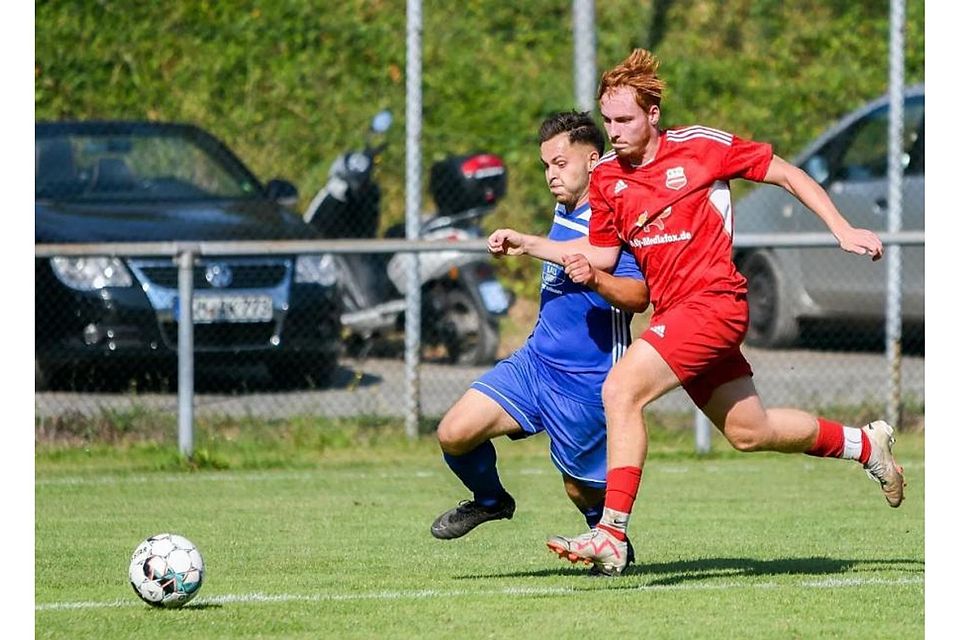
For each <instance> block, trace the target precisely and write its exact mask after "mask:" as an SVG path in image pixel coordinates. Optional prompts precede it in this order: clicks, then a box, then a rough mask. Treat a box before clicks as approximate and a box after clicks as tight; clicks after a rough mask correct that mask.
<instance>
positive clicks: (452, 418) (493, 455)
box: [430, 389, 523, 540]
mask: <svg viewBox="0 0 960 640" xmlns="http://www.w3.org/2000/svg"><path fill="white" fill-rule="evenodd" d="M522 431H523V430H522V429H521V427H520V425H519V424H517V421H516V420H514V418H513V417H512V416H511V415H510V414H509V413H507V412H506V411H505V410H504V409H503V407H501V406H500V405H499V404H497V403H496V402H495V401H494V400H493V399H491V398H490V397H489V396H487V395H484V394H483V393H481V392H479V391H477V390H475V389H467V391H466V393H464V394H463V396H462V397H461V398H460V399H459V400H458V401H457V402H456V404H454V405H453V407H451V408H450V410H449V411H448V412H447V413H446V415H444V417H443V419H442V420H441V421H440V425H439V426H438V427H437V439H438V441H439V443H440V449H441V451H442V452H443V460H444V462H446V463H447V466H448V467H449V468H450V470H451V471H453V473H454V475H456V476H457V478H459V479H460V482H462V483H463V485H464V486H465V487H466V488H467V489H468V490H469V491H470V492H471V494H472V499H471V500H466V501H463V502H461V503H460V504H459V505H457V506H455V507H453V508H451V509H448V510H447V511H445V512H444V513H442V514H440V515H439V516H438V517H437V519H436V520H434V522H433V524H432V525H431V527H430V532H431V534H433V536H434V537H435V538H440V539H445V540H449V539H453V538H459V537H461V536H463V535H466V534H467V533H469V532H470V531H472V530H473V529H474V528H475V527H476V526H478V525H480V524H483V523H484V522H488V521H490V520H501V519H504V518H506V519H509V518H511V517H513V512H514V510H515V509H516V503H515V502H514V499H513V497H512V496H511V495H510V494H509V493H507V491H506V489H504V487H503V484H502V483H501V482H500V475H499V473H497V452H496V449H495V448H494V446H493V443H492V442H491V440H492V439H493V438H496V437H497V436H501V435H516V434H520V433H522Z"/></svg>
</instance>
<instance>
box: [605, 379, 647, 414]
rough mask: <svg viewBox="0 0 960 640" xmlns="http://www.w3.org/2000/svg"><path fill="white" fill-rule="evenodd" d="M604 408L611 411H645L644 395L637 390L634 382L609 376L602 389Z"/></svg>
mask: <svg viewBox="0 0 960 640" xmlns="http://www.w3.org/2000/svg"><path fill="white" fill-rule="evenodd" d="M601 397H602V398H603V406H604V409H605V410H606V411H607V412H610V411H636V410H640V409H643V406H644V404H645V403H644V401H643V397H642V394H641V393H640V392H639V390H638V389H636V388H635V386H634V384H632V381H630V380H627V379H622V378H620V377H616V376H613V375H610V376H607V379H606V380H605V381H604V382H603V388H602V389H601Z"/></svg>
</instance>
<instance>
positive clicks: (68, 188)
mask: <svg viewBox="0 0 960 640" xmlns="http://www.w3.org/2000/svg"><path fill="white" fill-rule="evenodd" d="M575 4H577V5H579V4H580V3H575ZM588 54H589V52H581V53H579V54H578V56H579V57H580V58H584V57H588ZM588 59H592V58H588ZM578 94H579V95H585V94H586V92H585V90H583V89H580V90H579V91H578ZM888 114H889V106H888V105H885V104H876V105H873V106H871V107H870V109H867V110H865V111H863V112H862V113H858V114H856V116H855V117H853V118H852V119H850V120H849V121H845V122H844V123H841V126H839V127H838V128H837V129H836V130H835V131H833V132H831V133H830V134H829V136H828V137H825V138H824V139H823V140H822V141H821V144H820V146H819V147H818V148H817V149H815V150H814V151H813V152H812V153H811V154H810V155H809V156H808V157H806V158H805V160H804V162H805V164H804V168H805V169H806V170H807V171H808V173H810V174H811V175H812V176H814V177H815V178H816V179H817V180H819V181H820V182H821V183H822V184H824V185H825V187H826V188H827V189H828V191H829V192H830V194H831V196H832V197H833V198H834V200H835V201H836V202H837V204H838V205H839V207H840V209H841V210H842V211H843V212H844V214H845V215H846V216H847V217H848V219H850V221H851V222H852V223H854V224H855V225H857V226H865V227H868V228H882V222H883V219H884V218H883V214H884V211H885V207H886V194H887V182H886V166H887V165H886V162H887V159H886V152H887V140H886V135H887V130H888ZM370 115H371V117H373V116H374V114H370ZM389 130H390V118H389V116H388V115H387V114H384V113H381V114H379V115H378V117H375V118H373V119H372V121H371V127H370V132H368V134H367V136H366V137H365V138H364V140H363V144H358V145H357V146H356V148H354V149H351V150H344V151H343V153H342V154H340V155H339V156H338V157H337V158H336V159H335V160H334V161H333V162H332V164H331V166H330V170H329V174H328V176H327V178H326V182H325V183H324V184H323V185H322V188H321V189H320V190H319V191H318V192H317V193H316V194H315V195H314V196H312V197H303V196H304V195H305V194H298V192H297V189H296V187H295V186H294V185H293V184H291V183H289V182H287V181H284V180H277V179H275V180H269V181H268V180H263V179H262V178H261V177H258V176H255V175H254V173H253V172H252V171H251V170H250V169H249V168H248V167H247V164H246V159H243V158H240V157H238V156H237V155H235V153H234V152H233V151H231V149H230V148H229V147H228V146H227V145H225V144H224V143H223V142H222V141H220V140H218V139H217V138H216V137H214V136H213V135H212V134H211V133H209V132H207V131H204V130H203V129H200V128H198V127H194V126H190V125H166V124H159V123H151V122H121V121H115V122H93V123H91V122H75V123H66V122H57V123H38V124H37V128H36V145H35V159H36V183H35V189H36V202H37V216H36V229H37V242H38V244H44V243H73V242H83V243H92V242H172V241H185V242H212V241H217V242H222V241H232V240H238V241H240V240H297V239H300V240H311V239H317V238H327V239H372V238H400V237H403V236H404V224H403V223H402V222H399V221H398V220H397V218H396V217H395V216H394V217H393V218H390V217H389V216H386V215H384V209H385V199H387V198H389V194H385V193H384V190H383V189H382V188H381V186H380V184H381V181H380V178H381V177H382V176H385V175H389V176H390V177H391V181H390V182H391V184H402V183H403V180H402V170H403V167H402V166H399V165H397V164H395V163H394V164H389V163H381V162H379V160H380V154H381V152H382V151H383V149H384V146H383V145H384V140H385V138H386V137H387V136H388V135H389V134H388V131H389ZM923 133H924V128H923V93H922V88H919V89H917V88H914V90H913V91H912V92H908V96H907V99H906V102H905V109H904V122H903V136H904V138H903V145H904V146H903V149H904V154H903V167H904V176H903V224H902V228H903V229H904V230H905V231H922V230H923V216H924V209H923V175H924V174H923V159H924V141H923ZM425 158H428V159H429V160H428V161H427V164H428V166H425V167H424V171H423V173H424V183H425V185H424V186H425V191H426V194H427V197H426V198H425V199H424V202H426V203H427V205H426V206H425V207H424V208H425V209H427V211H426V212H425V214H424V217H423V219H422V221H421V237H422V238H425V239H442V240H477V239H482V238H485V237H486V234H487V233H488V232H489V230H491V229H492V228H494V227H495V226H498V225H497V219H498V216H499V215H500V213H501V210H500V208H499V205H500V204H501V202H500V201H501V199H502V198H503V197H504V195H505V193H506V189H507V186H508V174H509V166H508V165H509V163H508V162H506V161H505V159H504V158H503V157H501V156H500V155H497V153H496V149H482V150H478V151H476V152H472V153H452V154H447V155H444V154H438V153H432V152H431V153H430V154H427V155H426V156H425ZM306 195H309V194H306ZM395 195H396V194H393V196H395ZM298 196H300V198H299V200H298ZM299 202H304V203H305V205H303V206H300V205H299V204H298V203H299ZM393 210H394V211H396V210H397V207H396V206H395V205H394V207H393ZM735 212H736V220H737V229H738V231H741V230H742V231H746V232H757V233H784V234H788V233H797V232H804V231H823V228H822V225H821V224H820V223H819V221H818V220H817V219H816V218H815V216H813V215H811V214H809V213H806V212H803V211H801V210H799V205H794V204H792V203H791V202H790V201H789V196H787V194H785V193H783V192H782V191H777V190H774V189H771V188H765V187H759V188H756V189H753V190H752V191H750V192H749V193H746V194H744V195H743V197H742V198H738V200H737V202H736V204H735ZM401 257H402V256H401V255H399V254H395V253H376V252H372V253H353V252H351V253H322V252H321V253H309V252H307V253H294V254H291V253H282V252H281V253H278V252H264V253H262V254H258V255H251V254H247V253H243V254H238V255H215V256H205V255H200V256H198V257H197V259H196V262H195V265H194V267H193V269H192V274H191V277H192V285H193V289H194V299H193V301H192V307H191V312H192V316H193V323H194V326H193V339H194V347H195V353H194V357H195V366H196V373H195V389H196V393H197V395H196V398H195V412H196V416H197V417H198V418H211V417H219V416H257V417H263V418H280V419H284V418H289V417H293V416H325V417H358V416H370V415H375V416H396V417H402V416H403V412H404V409H405V404H404V395H403V394H404V366H403V359H402V358H403V351H404V333H403V327H404V323H403V319H404V309H405V306H404V305H405V303H404V295H405V291H406V279H407V278H406V275H405V271H404V264H403V261H402V260H401ZM420 259H421V261H420V280H421V283H422V306H421V323H422V368H421V373H420V391H421V410H422V412H423V414H424V416H426V417H427V418H429V419H436V418H439V416H441V415H442V414H443V413H444V412H445V411H446V410H447V409H448V408H449V407H450V406H451V405H452V404H453V403H454V402H455V401H456V399H457V398H458V397H459V396H460V395H461V394H462V393H463V392H464V390H465V389H467V387H468V386H469V385H470V383H471V382H472V381H473V380H474V379H475V378H476V377H477V376H479V375H480V374H481V373H482V372H484V371H485V370H486V369H487V368H488V367H489V366H490V365H492V364H493V363H494V362H496V361H497V360H498V359H500V358H503V357H505V356H507V355H509V354H510V353H511V352H512V351H513V350H515V349H517V348H518V347H519V346H520V345H521V344H522V343H523V341H524V339H525V338H526V337H527V336H528V335H529V333H530V331H531V330H532V328H533V326H534V323H535V322H536V319H537V308H538V307H537V305H538V303H537V300H536V299H535V297H531V296H526V297H525V296H522V295H521V296H515V295H514V294H513V293H512V292H511V289H513V288H514V283H512V282H509V281H508V280H506V279H505V278H504V277H503V273H504V270H503V269H502V268H500V267H498V265H497V264H495V263H494V262H493V261H492V260H491V259H490V258H489V257H488V256H486V255H485V254H481V253H477V252H469V251H456V250H450V251H445V252H428V253H424V254H422V255H421V256H420ZM736 260H737V263H738V266H739V267H740V269H741V271H742V272H743V273H744V274H745V275H746V276H747V277H748V279H749V281H750V288H751V293H750V305H751V315H752V318H751V329H750V335H749V337H748V340H747V344H746V346H745V349H744V350H745V353H746V354H747V357H748V359H749V360H750V362H751V363H752V365H753V367H754V370H755V374H756V381H757V387H758V389H759V391H760V392H761V395H762V396H763V397H764V400H765V402H766V404H767V405H785V404H786V405H798V406H804V407H806V408H810V409H817V408H823V409H827V408H831V409H833V414H834V415H840V416H843V415H844V414H846V415H849V416H852V418H851V419H853V418H862V417H869V416H870V415H875V414H877V413H878V412H879V411H881V410H882V407H883V405H884V400H885V394H886V392H887V385H888V378H889V371H888V368H887V367H886V365H885V362H886V359H885V358H886V357H885V355H884V351H883V349H884V317H885V316H884V314H885V302H884V301H885V295H886V279H885V278H886V274H885V270H884V269H883V268H871V265H869V264H868V263H867V262H866V261H864V260H860V259H857V258H856V257H853V256H849V255H844V254H843V252H841V251H839V250H838V249H836V248H817V247H810V248H784V247H769V248H750V249H744V248H740V249H738V250H737V254H736ZM902 261H903V266H902V280H901V286H902V296H903V298H902V299H903V305H902V318H901V321H902V322H903V329H904V332H903V358H902V372H901V384H902V397H903V401H904V407H903V410H902V411H903V415H904V420H905V422H907V423H911V422H914V423H915V422H918V421H922V415H923V397H924V380H923V356H924V339H923V319H924V318H923V308H924V297H923V296H924V293H923V292H924V263H923V247H922V246H915V245H913V246H905V247H904V248H903V252H902ZM35 282H36V289H35V312H36V316H35V317H36V325H35V341H36V342H35V344H36V347H35V375H36V414H37V418H38V420H40V421H48V420H62V419H65V418H66V417H69V416H71V415H82V416H87V417H95V416H98V415H103V414H117V413H129V414H134V415H135V414H137V413H138V412H141V411H159V412H169V413H170V414H171V415H175V414H176V412H177V397H176V391H177V375H178V373H177V360H176V357H177V344H178V323H179V320H180V318H181V315H182V309H181V307H180V302H181V300H180V296H179V295H178V268H177V264H176V262H175V261H174V259H173V258H172V257H164V256H156V255H150V256H146V255H119V256H115V255H111V254H109V253H107V252H104V253H103V254H100V255H88V256H53V257H48V256H38V257H37V258H36V260H35ZM647 320H648V315H644V316H641V317H637V318H635V320H634V335H637V334H639V333H640V331H642V329H643V328H644V327H645V326H646V324H645V323H646V322H647ZM656 408H657V409H658V410H664V411H677V412H688V413H690V414H691V415H692V412H693V407H692V405H691V404H690V403H689V401H688V400H687V399H686V397H685V396H684V395H683V394H682V392H675V393H672V394H670V395H668V396H667V397H666V398H664V399H662V400H661V401H659V402H658V403H657V405H656ZM838 411H839V414H838Z"/></svg>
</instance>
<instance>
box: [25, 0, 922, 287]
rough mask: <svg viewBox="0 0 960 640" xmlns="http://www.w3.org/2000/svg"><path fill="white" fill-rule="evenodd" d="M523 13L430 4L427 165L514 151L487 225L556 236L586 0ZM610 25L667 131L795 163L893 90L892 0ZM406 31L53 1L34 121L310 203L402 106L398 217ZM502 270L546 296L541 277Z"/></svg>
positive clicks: (730, 6) (388, 159) (396, 160)
mask: <svg viewBox="0 0 960 640" xmlns="http://www.w3.org/2000/svg"><path fill="white" fill-rule="evenodd" d="M511 4H512V3H504V2H496V1H493V0H479V1H476V2H470V3H452V2H439V1H437V0H426V1H425V2H424V3H423V17H424V30H423V37H422V50H423V135H422V146H423V160H424V166H425V167H429V164H430V163H432V162H433V161H434V160H436V159H439V158H441V157H442V156H444V155H445V154H447V153H451V152H467V151H473V150H488V151H492V152H495V153H499V154H501V155H502V156H503V157H504V158H505V160H506V162H507V164H508V167H509V170H510V186H509V190H508V195H507V197H506V199H505V200H504V202H503V204H502V205H501V207H500V210H499V215H496V216H492V217H491V219H488V225H490V227H491V228H493V227H494V226H505V225H512V226H516V227H519V228H522V229H526V230H531V231H545V230H546V229H547V228H548V227H547V225H548V218H547V216H545V215H543V212H544V211H546V210H549V209H550V208H551V206H552V202H551V199H550V196H549V194H548V193H547V191H546V190H545V189H544V187H543V177H542V173H541V168H540V162H539V155H538V150H537V148H536V137H535V135H536V130H537V126H538V124H539V122H540V120H541V119H542V118H543V117H544V116H545V115H547V114H548V113H550V112H551V111H555V110H560V109H568V108H572V107H573V106H574V94H573V70H572V69H573V42H572V35H571V3H570V2H569V0H565V1H562V2H561V1H559V0H552V1H548V0H526V1H525V2H522V3H516V4H517V6H511ZM596 24H597V62H598V65H599V66H600V67H601V68H606V67H608V66H611V65H613V64H615V63H617V62H618V61H619V60H621V59H622V58H623V57H624V56H625V55H626V54H628V53H629V51H630V50H631V48H632V47H635V46H644V47H647V48H651V49H653V50H654V51H656V52H657V53H658V54H659V55H660V56H661V58H662V60H663V65H662V67H661V70H662V75H663V76H664V77H665V78H666V79H667V82H668V92H667V95H666V99H665V103H664V107H665V114H664V120H665V123H666V124H667V125H673V124H694V123H703V124H708V125H711V126H715V127H719V128H723V129H727V130H730V131H734V132H736V133H738V134H741V135H744V136H747V137H754V138H759V139H764V140H768V141H770V142H772V143H773V144H774V146H775V149H776V150H777V152H778V153H779V154H780V155H784V156H788V157H789V156H790V155H792V154H794V153H796V152H797V151H799V150H800V149H801V148H802V147H803V146H804V145H805V144H806V143H807V142H808V141H809V140H811V139H812V138H813V137H814V136H816V135H817V134H818V133H820V132H822V131H823V130H825V129H826V128H827V127H828V126H829V125H830V124H831V123H832V122H833V121H834V120H835V119H836V118H837V117H838V116H840V115H842V114H843V113H845V112H847V111H849V110H850V109H851V108H853V107H856V106H858V105H860V104H861V103H863V102H865V101H866V100H868V99H870V98H873V97H875V96H876V95H878V94H880V93H882V92H883V91H884V90H885V89H886V86H887V79H888V62H887V61H888V51H887V48H888V29H889V26H888V7H887V3H886V2H865V3H848V2H841V1H839V0H829V1H825V0H787V1H786V2H785V1H783V0H729V1H727V2H717V1H714V2H710V1H706V0H701V1H696V0H689V1H686V2H677V1H671V0H647V1H643V2H636V1H632V2H631V1H627V0H604V1H603V2H596ZM405 25H406V3H405V2H401V1H400V0H392V1H391V0H342V1H340V2H329V1H327V2H315V1H314V2H311V1H308V0H283V1H277V0H272V1H271V0H268V1H264V2H249V1H243V2H240V1H238V2H212V1H209V0H192V1H182V2H170V1H167V2H164V1H161V2H153V3H130V2H121V1H118V0H96V1H94V0H75V1H73V2H49V1H41V2H38V3H37V4H36V38H35V44H36V62H35V65H36V67H35V98H34V102H35V111H36V117H37V119H41V120H42V119H61V118H130V119H138V118H147V119H158V120H184V121H189V122H194V123H196V124H199V125H200V126H203V127H205V128H207V129H209V130H211V131H212V132H213V133H215V134H216V135H218V136H219V137H221V138H223V139H224V141H225V142H227V144H229V145H230V146H231V147H233V148H234V149H236V150H237V151H238V152H239V154H240V155H241V157H242V158H244V160H245V161H246V162H247V163H248V164H250V165H251V167H252V168H253V169H254V171H255V172H256V173H257V174H258V175H259V176H261V178H264V179H269V178H271V177H275V176H282V177H286V178H288V179H290V180H292V181H293V182H294V183H295V184H297V185H298V187H299V188H300V192H301V206H305V205H306V203H307V202H308V201H309V199H310V197H311V196H312V195H313V194H314V193H315V192H316V190H317V189H318V188H319V187H320V186H321V185H322V184H323V182H324V180H325V177H326V172H327V169H328V167H329V165H330V162H331V161H332V160H333V158H334V156H335V155H336V154H337V153H339V152H340V151H342V150H343V149H345V148H349V147H355V146H357V145H358V144H360V143H361V139H362V131H363V130H364V128H365V126H366V123H367V122H368V120H369V118H370V116H371V115H372V114H373V113H374V112H375V111H376V110H378V109H380V108H390V109H392V110H393V112H394V113H395V114H396V116H397V127H396V128H395V130H394V131H393V132H392V133H391V140H390V141H391V143H392V145H391V146H390V147H389V149H388V151H387V153H386V154H385V155H384V157H383V162H382V165H381V167H380V168H379V170H380V176H381V178H382V181H383V186H384V191H385V194H384V195H385V198H384V203H385V210H384V224H389V223H392V222H396V221H398V220H400V219H402V217H403V207H404V197H403V187H404V168H403V163H404V158H405V151H404V134H403V127H404V113H405V104H404V96H405V64H406V62H405V61H406V54H405V46H406V32H405V28H406V27H405ZM906 31H907V33H906V38H905V42H906V70H907V80H908V82H919V81H922V80H923V66H924V54H923V52H924V6H923V3H922V2H917V1H916V0H913V1H911V2H908V3H907V28H906ZM426 173H427V172H426V170H424V175H426ZM425 201H426V200H425ZM501 268H502V269H504V275H505V276H507V277H508V278H510V279H513V280H517V281H518V282H517V284H518V285H519V286H518V291H519V292H520V293H523V294H526V295H534V294H535V293H536V288H535V285H536V282H535V280H536V279H535V277H534V278H532V277H531V276H532V275H533V274H534V272H535V266H534V265H532V264H531V263H528V262H526V261H504V262H503V263H501ZM523 286H526V287H527V288H528V289H529V290H524V289H523Z"/></svg>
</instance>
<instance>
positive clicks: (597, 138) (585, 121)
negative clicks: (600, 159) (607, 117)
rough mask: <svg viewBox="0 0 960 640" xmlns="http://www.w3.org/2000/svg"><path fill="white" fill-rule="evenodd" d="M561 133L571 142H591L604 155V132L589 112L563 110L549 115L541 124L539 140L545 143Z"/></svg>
mask: <svg viewBox="0 0 960 640" xmlns="http://www.w3.org/2000/svg"><path fill="white" fill-rule="evenodd" d="M561 133H566V134H567V135H568V136H569V137H570V143H571V144H577V143H581V144H589V145H591V146H592V147H594V148H595V149H596V150H597V153H599V154H600V155H603V145H604V138H603V132H602V131H600V127H598V126H597V123H596V122H594V120H593V118H592V117H591V116H590V113H589V112H587V111H561V112H559V113H554V114H553V115H551V116H549V117H548V118H547V119H546V120H544V121H543V123H541V125H540V135H539V142H540V144H543V143H544V142H546V141H547V140H550V139H551V138H554V137H556V136H558V135H560V134H561Z"/></svg>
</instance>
